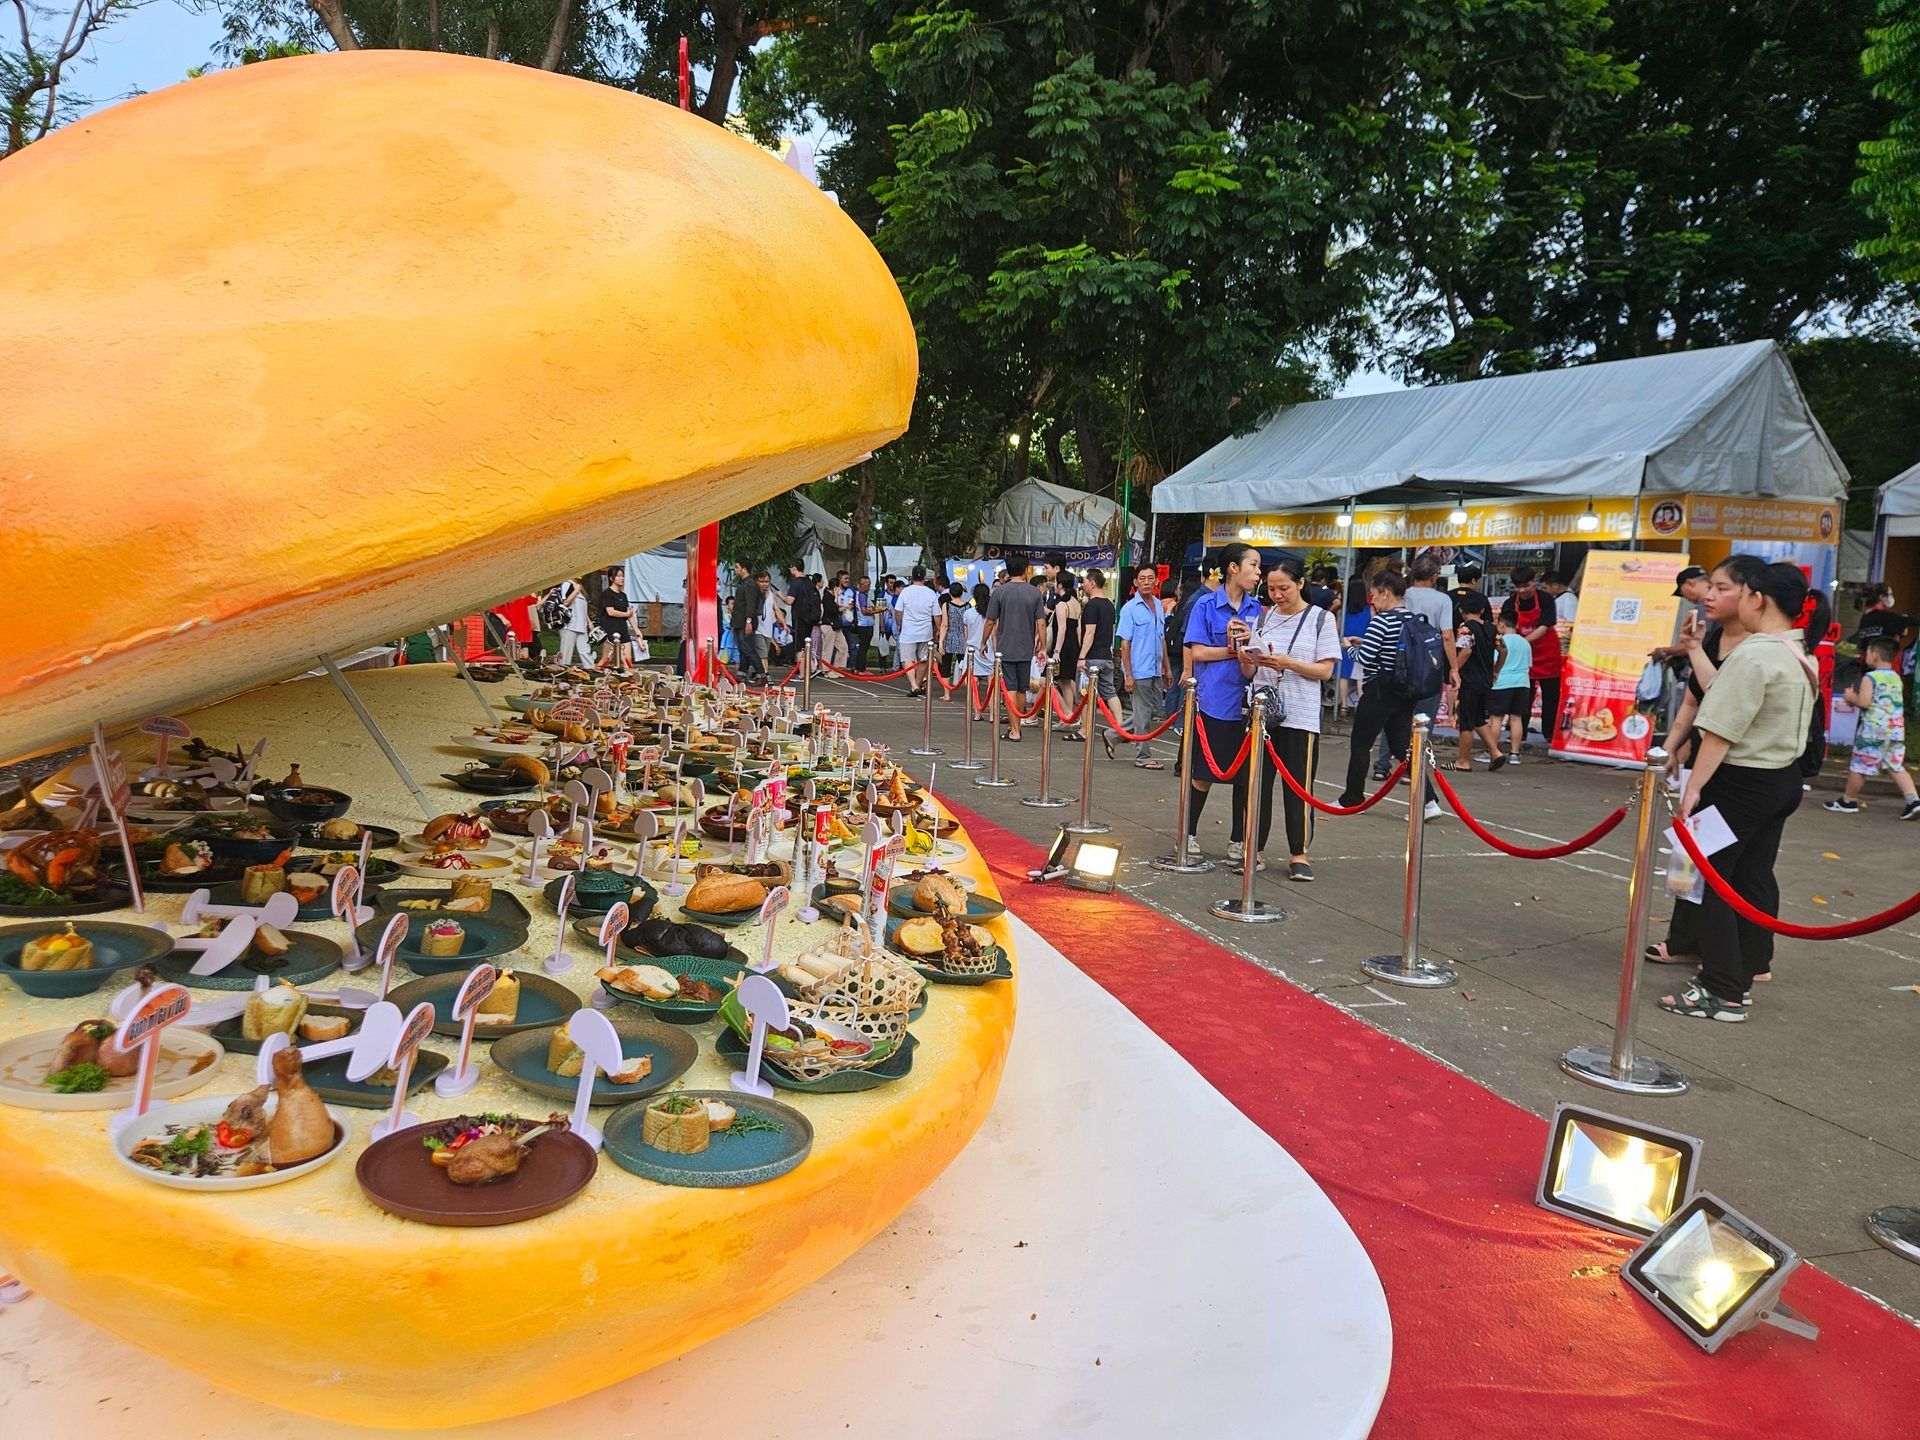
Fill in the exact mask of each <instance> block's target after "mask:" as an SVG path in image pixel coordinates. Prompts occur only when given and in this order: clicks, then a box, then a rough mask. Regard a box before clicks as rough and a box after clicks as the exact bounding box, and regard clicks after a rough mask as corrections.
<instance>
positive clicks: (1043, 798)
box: [973, 780, 1073, 810]
mask: <svg viewBox="0 0 1920 1440" xmlns="http://www.w3.org/2000/svg"><path fill="white" fill-rule="evenodd" d="M973 783H974V784H976V785H978V784H979V783H980V782H979V781H978V780H976V781H974V782H973ZM1020 803H1021V804H1022V805H1031V806H1033V808H1034V809H1036V810H1058V809H1060V808H1061V807H1062V806H1064V805H1071V804H1073V801H1072V799H1070V798H1062V797H1061V796H1059V795H1022V796H1021V797H1020Z"/></svg>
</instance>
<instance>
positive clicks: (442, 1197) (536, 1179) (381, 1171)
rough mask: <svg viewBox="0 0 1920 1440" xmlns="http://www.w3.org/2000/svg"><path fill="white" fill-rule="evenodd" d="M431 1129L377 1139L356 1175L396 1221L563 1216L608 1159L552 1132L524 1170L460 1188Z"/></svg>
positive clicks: (463, 1222)
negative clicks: (438, 1161) (436, 1152)
mask: <svg viewBox="0 0 1920 1440" xmlns="http://www.w3.org/2000/svg"><path fill="white" fill-rule="evenodd" d="M428 1128H429V1127H428V1126H425V1125H412V1126H409V1127H408V1128H407V1129H405V1130H400V1131H396V1132H395V1133H394V1134H392V1135H389V1136H387V1137H386V1138H384V1139H381V1140H376V1141H374V1143H373V1144H371V1145H369V1146H368V1147H367V1148H366V1149H365V1150H364V1151H363V1152H361V1155H360V1161H359V1163H358V1164H357V1165H356V1166H355V1167H354V1176H355V1178H357V1179H358V1180H359V1182H360V1188H361V1189H362V1190H364V1191H366V1194H367V1198H368V1199H369V1200H371V1201H372V1202H373V1203H374V1204H376V1205H378V1206H379V1207H380V1208H381V1209H382V1210H385V1211H386V1212H388V1213H389V1214H391V1215H398V1216H400V1218H401V1219H403V1220H418V1221H420V1222H421V1223H422V1224H426V1225H454V1226H477V1225H511V1224H514V1223H515V1222H516V1221H520V1220H531V1219H533V1218H534V1217H536V1216H539V1215H545V1214H547V1213H549V1212H550V1211H554V1210H558V1209H559V1208H560V1207H561V1206H562V1205H565V1204H566V1203H567V1202H568V1201H569V1200H571V1199H573V1197H574V1196H576V1195H578V1194H579V1193H580V1192H581V1191H582V1190H584V1189H586V1188H587V1185H588V1183H589V1182H590V1181H591V1180H592V1179H593V1173H594V1171H595V1170H596V1169H597V1168H599V1163H600V1157H599V1155H598V1154H596V1153H595V1151H594V1148H593V1147H592V1146H591V1145H589V1144H587V1142H586V1141H584V1140H582V1139H581V1138H580V1137H579V1136H578V1135H572V1134H569V1133H567V1132H566V1131H553V1130H550V1131H548V1132H547V1133H546V1134H545V1135H542V1136H540V1137H539V1138H538V1139H536V1140H535V1141H534V1142H533V1145H532V1147H531V1148H530V1149H529V1151H528V1153H527V1158H526V1159H525V1160H523V1161H522V1162H521V1165H520V1168H519V1169H518V1170H516V1171H515V1172H514V1173H513V1174H511V1175H509V1176H508V1177H507V1178H506V1179H504V1180H496V1181H494V1182H493V1183H492V1184H490V1185H456V1184H454V1183H453V1181H451V1180H449V1179H448V1178H447V1172H446V1171H444V1170H442V1169H441V1168H440V1167H439V1166H438V1165H435V1164H434V1163H433V1160H432V1158H431V1156H430V1154H429V1152H428V1150H427V1148H426V1146H425V1145H423V1144H422V1143H421V1141H422V1140H423V1139H424V1138H425V1134H426V1131H427V1130H428Z"/></svg>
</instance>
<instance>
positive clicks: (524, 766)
mask: <svg viewBox="0 0 1920 1440" xmlns="http://www.w3.org/2000/svg"><path fill="white" fill-rule="evenodd" d="M500 768H501V769H502V770H504V771H505V772H506V773H507V774H509V775H518V776H519V777H520V778H521V779H522V780H525V781H526V782H527V783H528V784H529V785H550V784H552V783H553V772H552V771H550V770H549V769H547V767H546V763H545V762H544V761H541V760H537V759H535V758H534V757H533V756H531V755H510V756H508V757H507V758H506V759H505V760H502V761H501V762H500Z"/></svg>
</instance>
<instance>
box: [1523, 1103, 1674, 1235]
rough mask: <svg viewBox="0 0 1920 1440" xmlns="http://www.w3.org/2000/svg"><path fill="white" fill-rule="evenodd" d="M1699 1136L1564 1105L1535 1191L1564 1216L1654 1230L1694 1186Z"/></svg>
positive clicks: (1625, 1231)
mask: <svg viewBox="0 0 1920 1440" xmlns="http://www.w3.org/2000/svg"><path fill="white" fill-rule="evenodd" d="M1699 1158H1700V1142H1699V1141H1698V1140H1696V1139H1694V1138H1693V1137H1692V1136H1691V1135H1680V1134H1676V1133H1674V1132H1672V1131H1667V1130H1661V1129H1658V1128H1656V1127H1654V1126H1651V1125H1643V1124H1641V1123H1640V1122H1639V1121H1637V1120H1627V1119H1624V1118H1622V1117H1621V1116H1618V1115H1607V1114H1603V1113H1601V1112H1600V1111H1597V1110H1588V1109H1585V1108H1583V1107H1581V1106H1577V1105H1570V1104H1563V1105H1561V1106H1560V1107H1559V1108H1558V1109H1557V1110H1555V1111H1554V1112H1553V1128H1552V1129H1551V1131H1550V1132H1549V1134H1548V1140H1547V1156H1546V1162H1545V1164H1544V1165H1543V1166H1542V1167H1541V1172H1540V1187H1539V1191H1538V1193H1537V1194H1536V1196H1535V1199H1536V1201H1537V1202H1538V1203H1539V1204H1540V1205H1541V1206H1543V1207H1544V1208H1546V1209H1548V1210H1551V1211H1553V1212H1554V1213H1556V1214H1559V1215H1566V1216H1569V1217H1570V1218H1572V1219H1575V1220H1582V1221H1585V1222H1586V1223H1587V1224H1589V1225H1598V1226H1600V1227H1601V1228H1603V1229H1606V1230H1613V1231H1617V1232H1618V1233H1620V1234H1622V1235H1651V1234H1652V1233H1653V1232H1654V1231H1656V1230H1658V1229H1659V1228H1660V1227H1661V1226H1662V1225H1664V1224H1665V1223H1666V1221H1667V1217H1669V1216H1670V1215H1672V1214H1673V1212H1674V1211H1675V1210H1676V1209H1678V1208H1679V1207H1680V1206H1681V1205H1682V1204H1684V1203H1685V1202H1686V1199H1687V1197H1688V1196H1689V1195H1691V1194H1692V1193H1693V1180H1694V1172H1695V1170H1696V1169H1697V1168H1698V1164H1699Z"/></svg>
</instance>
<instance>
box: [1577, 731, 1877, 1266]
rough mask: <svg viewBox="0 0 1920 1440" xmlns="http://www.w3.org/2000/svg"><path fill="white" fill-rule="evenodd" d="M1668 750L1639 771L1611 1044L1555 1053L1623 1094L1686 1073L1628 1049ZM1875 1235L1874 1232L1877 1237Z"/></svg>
mask: <svg viewBox="0 0 1920 1440" xmlns="http://www.w3.org/2000/svg"><path fill="white" fill-rule="evenodd" d="M1666 770H1667V752H1666V751H1664V750H1662V749H1660V748H1659V747H1658V746H1656V747H1655V748H1653V749H1651V750H1649V751H1648V752H1647V764H1646V769H1645V770H1643V771H1642V772H1641V774H1640V828H1639V830H1638V831H1637V832H1636V833H1635V835H1634V842H1633V871H1632V873H1631V874H1630V875H1628V877H1627V939H1626V944H1625V945H1624V946H1623V947H1622V950H1621V958H1620V1004H1619V1008H1618V1009H1617V1010H1616V1011H1615V1012H1614V1017H1613V1048H1612V1049H1611V1050H1598V1049H1595V1048H1593V1047H1592V1046H1588V1045H1582V1046H1579V1047H1577V1048H1575V1049H1572V1050H1569V1051H1567V1053H1566V1054H1564V1055H1562V1056H1561V1057H1560V1068H1561V1069H1562V1070H1564V1071H1566V1072H1567V1074H1569V1075H1571V1076H1573V1078H1574V1079H1576V1080H1584V1081H1586V1082H1587V1083H1588V1084H1589V1085H1598V1086H1599V1087H1600V1088H1601V1089H1603V1090H1616V1091H1619V1092H1621V1093H1623V1094H1627V1095H1678V1094H1681V1093H1682V1092H1683V1091H1685V1090H1686V1088H1687V1077H1686V1076H1685V1075H1682V1074H1681V1073H1680V1072H1679V1071H1678V1070H1676V1069H1674V1068H1673V1066H1671V1065H1669V1064H1667V1063H1666V1062H1665V1061H1661V1060H1654V1059H1651V1058H1649V1057H1648V1056H1645V1055H1636V1054H1634V1053H1633V1029H1634V1018H1635V1011H1636V1009H1637V1008H1638V1004H1639V998H1640V997H1639V996H1638V995H1637V994H1636V993H1635V992H1636V991H1637V990H1638V988H1639V983H1640V955H1641V950H1642V948H1643V947H1644V946H1645V944H1646V940H1647V905H1648V901H1649V898H1650V896H1649V892H1650V891H1651V890H1652V888H1653V847H1654V841H1655V839H1656V837H1657V836H1658V835H1659V829H1658V815H1659V809H1660V798H1661V793H1660V792H1661V786H1662V784H1663V783H1664V782H1665V779H1666ZM1876 1238H1877V1237H1876Z"/></svg>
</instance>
